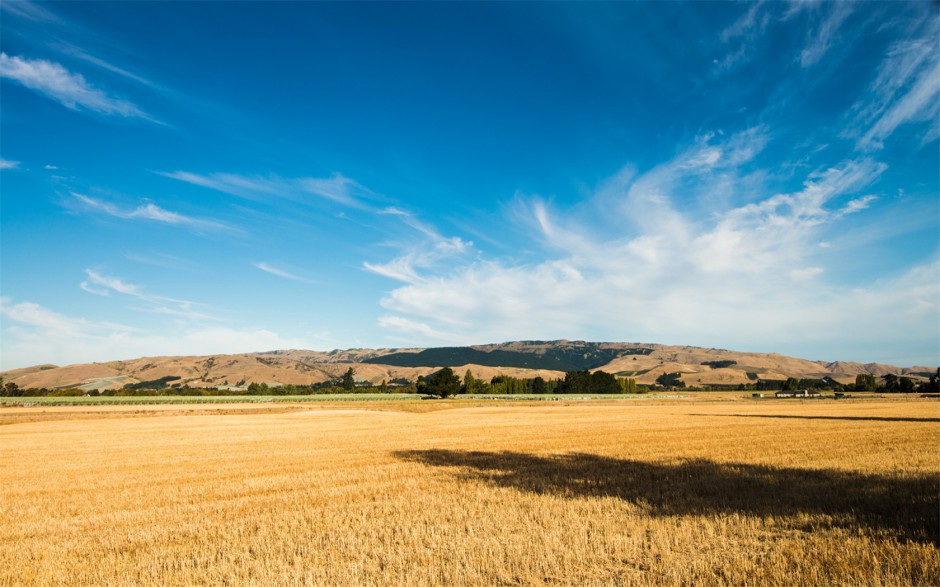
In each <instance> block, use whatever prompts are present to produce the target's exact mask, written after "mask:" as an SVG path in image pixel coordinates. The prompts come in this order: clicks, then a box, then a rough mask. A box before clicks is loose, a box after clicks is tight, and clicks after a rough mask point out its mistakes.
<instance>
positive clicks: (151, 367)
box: [0, 340, 936, 390]
mask: <svg viewBox="0 0 940 587" xmlns="http://www.w3.org/2000/svg"><path fill="white" fill-rule="evenodd" d="M445 366H446V367H452V368H453V369H454V370H455V371H456V372H457V373H458V374H459V375H461V376H463V374H464V373H465V372H466V371H467V370H470V371H471V372H472V373H473V374H474V376H475V377H477V378H482V379H487V380H488V379H491V378H492V377H494V376H496V375H511V376H514V377H536V376H540V377H543V378H546V379H550V378H556V377H563V376H564V372H565V371H569V370H584V369H588V370H603V371H606V372H608V373H614V374H617V375H620V376H625V377H634V378H636V379H637V382H638V383H647V384H648V383H654V382H655V381H656V380H657V378H659V377H660V376H662V375H674V376H675V377H677V378H678V380H681V381H683V382H685V383H686V384H687V385H738V384H741V383H747V382H753V381H754V380H756V379H757V378H760V379H765V380H768V379H773V380H779V379H785V378H787V377H796V378H813V379H820V378H823V377H831V378H833V379H835V380H837V381H840V382H846V383H847V382H851V381H854V380H855V377H856V376H857V375H859V374H871V375H875V376H877V377H882V376H884V375H885V374H888V373H892V374H895V375H898V376H901V375H904V376H909V377H913V378H915V379H922V378H925V377H926V376H927V375H929V374H930V373H931V372H934V371H935V370H936V369H935V368H931V367H908V368H900V367H895V366H893V365H882V364H878V363H867V364H862V363H852V362H845V361H836V362H824V361H809V360H806V359H799V358H794V357H787V356H784V355H779V354H775V353H747V352H737V351H729V350H723V349H705V348H699V347H691V346H666V345H658V344H646V343H619V342H600V343H598V342H584V341H568V340H557V341H516V342H508V343H499V344H489V345H475V346H470V347H443V348H430V349H422V348H408V349H405V348H385V349H345V350H333V351H329V352H320V351H308V350H300V349H291V350H279V351H270V352H262V353H247V354H237V355H209V356H196V357H193V356H179V357H176V356H169V357H143V358H139V359H133V360H127V361H111V362H107V363H89V364H78V365H68V366H64V367H57V366H55V365H37V366H35V367H28V368H24V369H16V370H12V371H7V372H4V373H2V374H0V375H2V376H3V378H4V380H5V381H12V382H14V383H16V384H17V385H18V386H19V387H23V388H27V387H39V388H49V389H54V388H63V387H80V388H82V389H86V390H87V389H102V390H103V389H119V388H121V387H123V386H124V385H127V384H137V383H143V382H160V381H166V382H167V384H169V385H174V386H182V385H188V386H190V387H242V386H245V385H247V384H249V383H252V382H257V383H267V384H269V385H280V384H294V385H311V384H315V383H322V382H327V381H331V380H335V379H337V378H339V377H340V376H341V375H342V374H343V373H344V372H345V371H346V370H347V369H349V368H350V367H352V368H353V369H354V370H355V373H356V379H357V380H360V381H368V382H371V383H373V384H379V383H380V382H381V381H383V380H385V381H392V380H399V381H414V380H416V379H417V378H418V377H419V376H427V375H429V374H431V373H434V372H435V371H437V370H438V369H440V368H441V367H445Z"/></svg>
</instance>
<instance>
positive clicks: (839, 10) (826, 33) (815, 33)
mask: <svg viewBox="0 0 940 587" xmlns="http://www.w3.org/2000/svg"><path fill="white" fill-rule="evenodd" d="M804 4H805V3H804ZM819 6H825V7H826V8H828V9H829V14H827V15H826V16H825V17H824V18H823V19H822V20H821V22H820V23H819V26H818V27H816V28H814V29H811V30H810V32H809V41H808V43H807V45H806V47H804V48H803V51H802V52H801V53H800V65H802V66H803V67H810V66H812V65H815V64H816V63H818V62H819V60H820V59H822V58H823V56H824V55H825V54H826V52H828V51H829V49H830V48H832V45H833V42H834V41H835V37H836V35H837V33H838V32H839V27H841V26H842V23H843V22H845V19H847V18H848V17H849V15H850V14H851V13H852V10H853V9H854V6H853V4H852V3H851V2H826V3H821V4H820V5H819Z"/></svg>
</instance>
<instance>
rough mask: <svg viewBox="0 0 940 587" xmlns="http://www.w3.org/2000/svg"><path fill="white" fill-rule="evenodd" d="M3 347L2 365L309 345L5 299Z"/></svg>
mask: <svg viewBox="0 0 940 587" xmlns="http://www.w3.org/2000/svg"><path fill="white" fill-rule="evenodd" d="M0 313H2V314H3V316H4V318H5V319H4V321H3V330H4V336H3V348H2V353H0V360H2V365H0V369H4V370H6V369H15V368H19V367H26V366H30V365H37V364H41V363H55V364H58V365H68V364H73V363H87V362H92V361H101V360H102V358H106V359H107V360H112V359H113V360H117V359H132V358H137V357H142V356H155V355H208V354H217V353H225V354H229V353H246V352H258V351H266V350H274V349H288V348H309V346H310V345H309V344H308V342H307V341H306V340H304V339H299V338H290V337H283V336H281V335H279V334H277V333H275V332H272V331H270V330H267V329H264V328H231V327H224V326H216V325H210V326H206V325H199V324H194V325H189V326H183V327H179V326H178V325H174V326H173V328H172V330H171V331H169V332H147V331H142V330H140V329H135V328H130V327H127V326H123V325H120V324H113V323H109V322H93V321H90V320H86V319H84V318H74V317H69V316H65V315H62V314H59V313H57V312H54V311H52V310H49V309H47V308H45V307H43V306H41V305H39V304H36V303H33V302H19V303H13V302H12V301H11V300H10V299H9V298H2V299H0Z"/></svg>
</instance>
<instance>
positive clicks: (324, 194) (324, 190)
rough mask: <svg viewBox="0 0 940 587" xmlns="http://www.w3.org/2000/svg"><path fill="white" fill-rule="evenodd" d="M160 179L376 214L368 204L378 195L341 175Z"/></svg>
mask: <svg viewBox="0 0 940 587" xmlns="http://www.w3.org/2000/svg"><path fill="white" fill-rule="evenodd" d="M157 174H158V175H162V176H164V177H168V178H170V179H175V180H178V181H183V182H186V183H189V184H192V185H198V186H200V187H205V188H209V189H213V190H216V191H219V192H223V193H226V194H230V195H233V196H238V197H240V198H245V199H250V200H258V199H261V198H263V197H265V196H275V197H279V198H284V199H287V200H292V201H295V202H301V203H302V202H305V201H307V200H309V198H308V196H310V195H313V196H316V197H318V198H322V199H325V200H330V201H333V202H336V203H338V204H342V205H343V206H347V207H350V208H359V209H367V210H373V211H376V210H374V209H373V208H372V207H371V206H370V205H369V204H367V201H368V200H370V199H375V198H376V197H377V194H375V193H374V192H372V191H371V190H369V189H368V188H366V187H365V186H363V185H362V184H360V183H358V182H356V181H354V180H352V179H350V178H348V177H346V176H344V175H342V174H340V173H334V174H333V175H332V176H330V177H327V178H315V177H299V178H283V177H279V176H276V175H269V176H260V175H253V176H252V175H238V174H233V173H209V174H199V173H191V172H188V171H172V172H157Z"/></svg>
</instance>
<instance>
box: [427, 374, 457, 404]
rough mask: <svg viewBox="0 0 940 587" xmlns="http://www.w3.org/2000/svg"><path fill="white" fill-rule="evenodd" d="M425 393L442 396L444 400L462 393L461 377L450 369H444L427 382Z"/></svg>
mask: <svg viewBox="0 0 940 587" xmlns="http://www.w3.org/2000/svg"><path fill="white" fill-rule="evenodd" d="M425 382H426V385H425V387H424V393H429V394H431V395H437V396H440V397H441V398H442V399H443V398H446V397H448V396H451V395H454V394H455V393H457V392H458V391H460V377H458V376H457V374H456V373H454V370H453V369H451V368H450V367H444V368H443V369H441V370H440V371H438V372H437V373H435V374H434V375H431V376H430V377H428V378H427V379H426V380H425Z"/></svg>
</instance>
